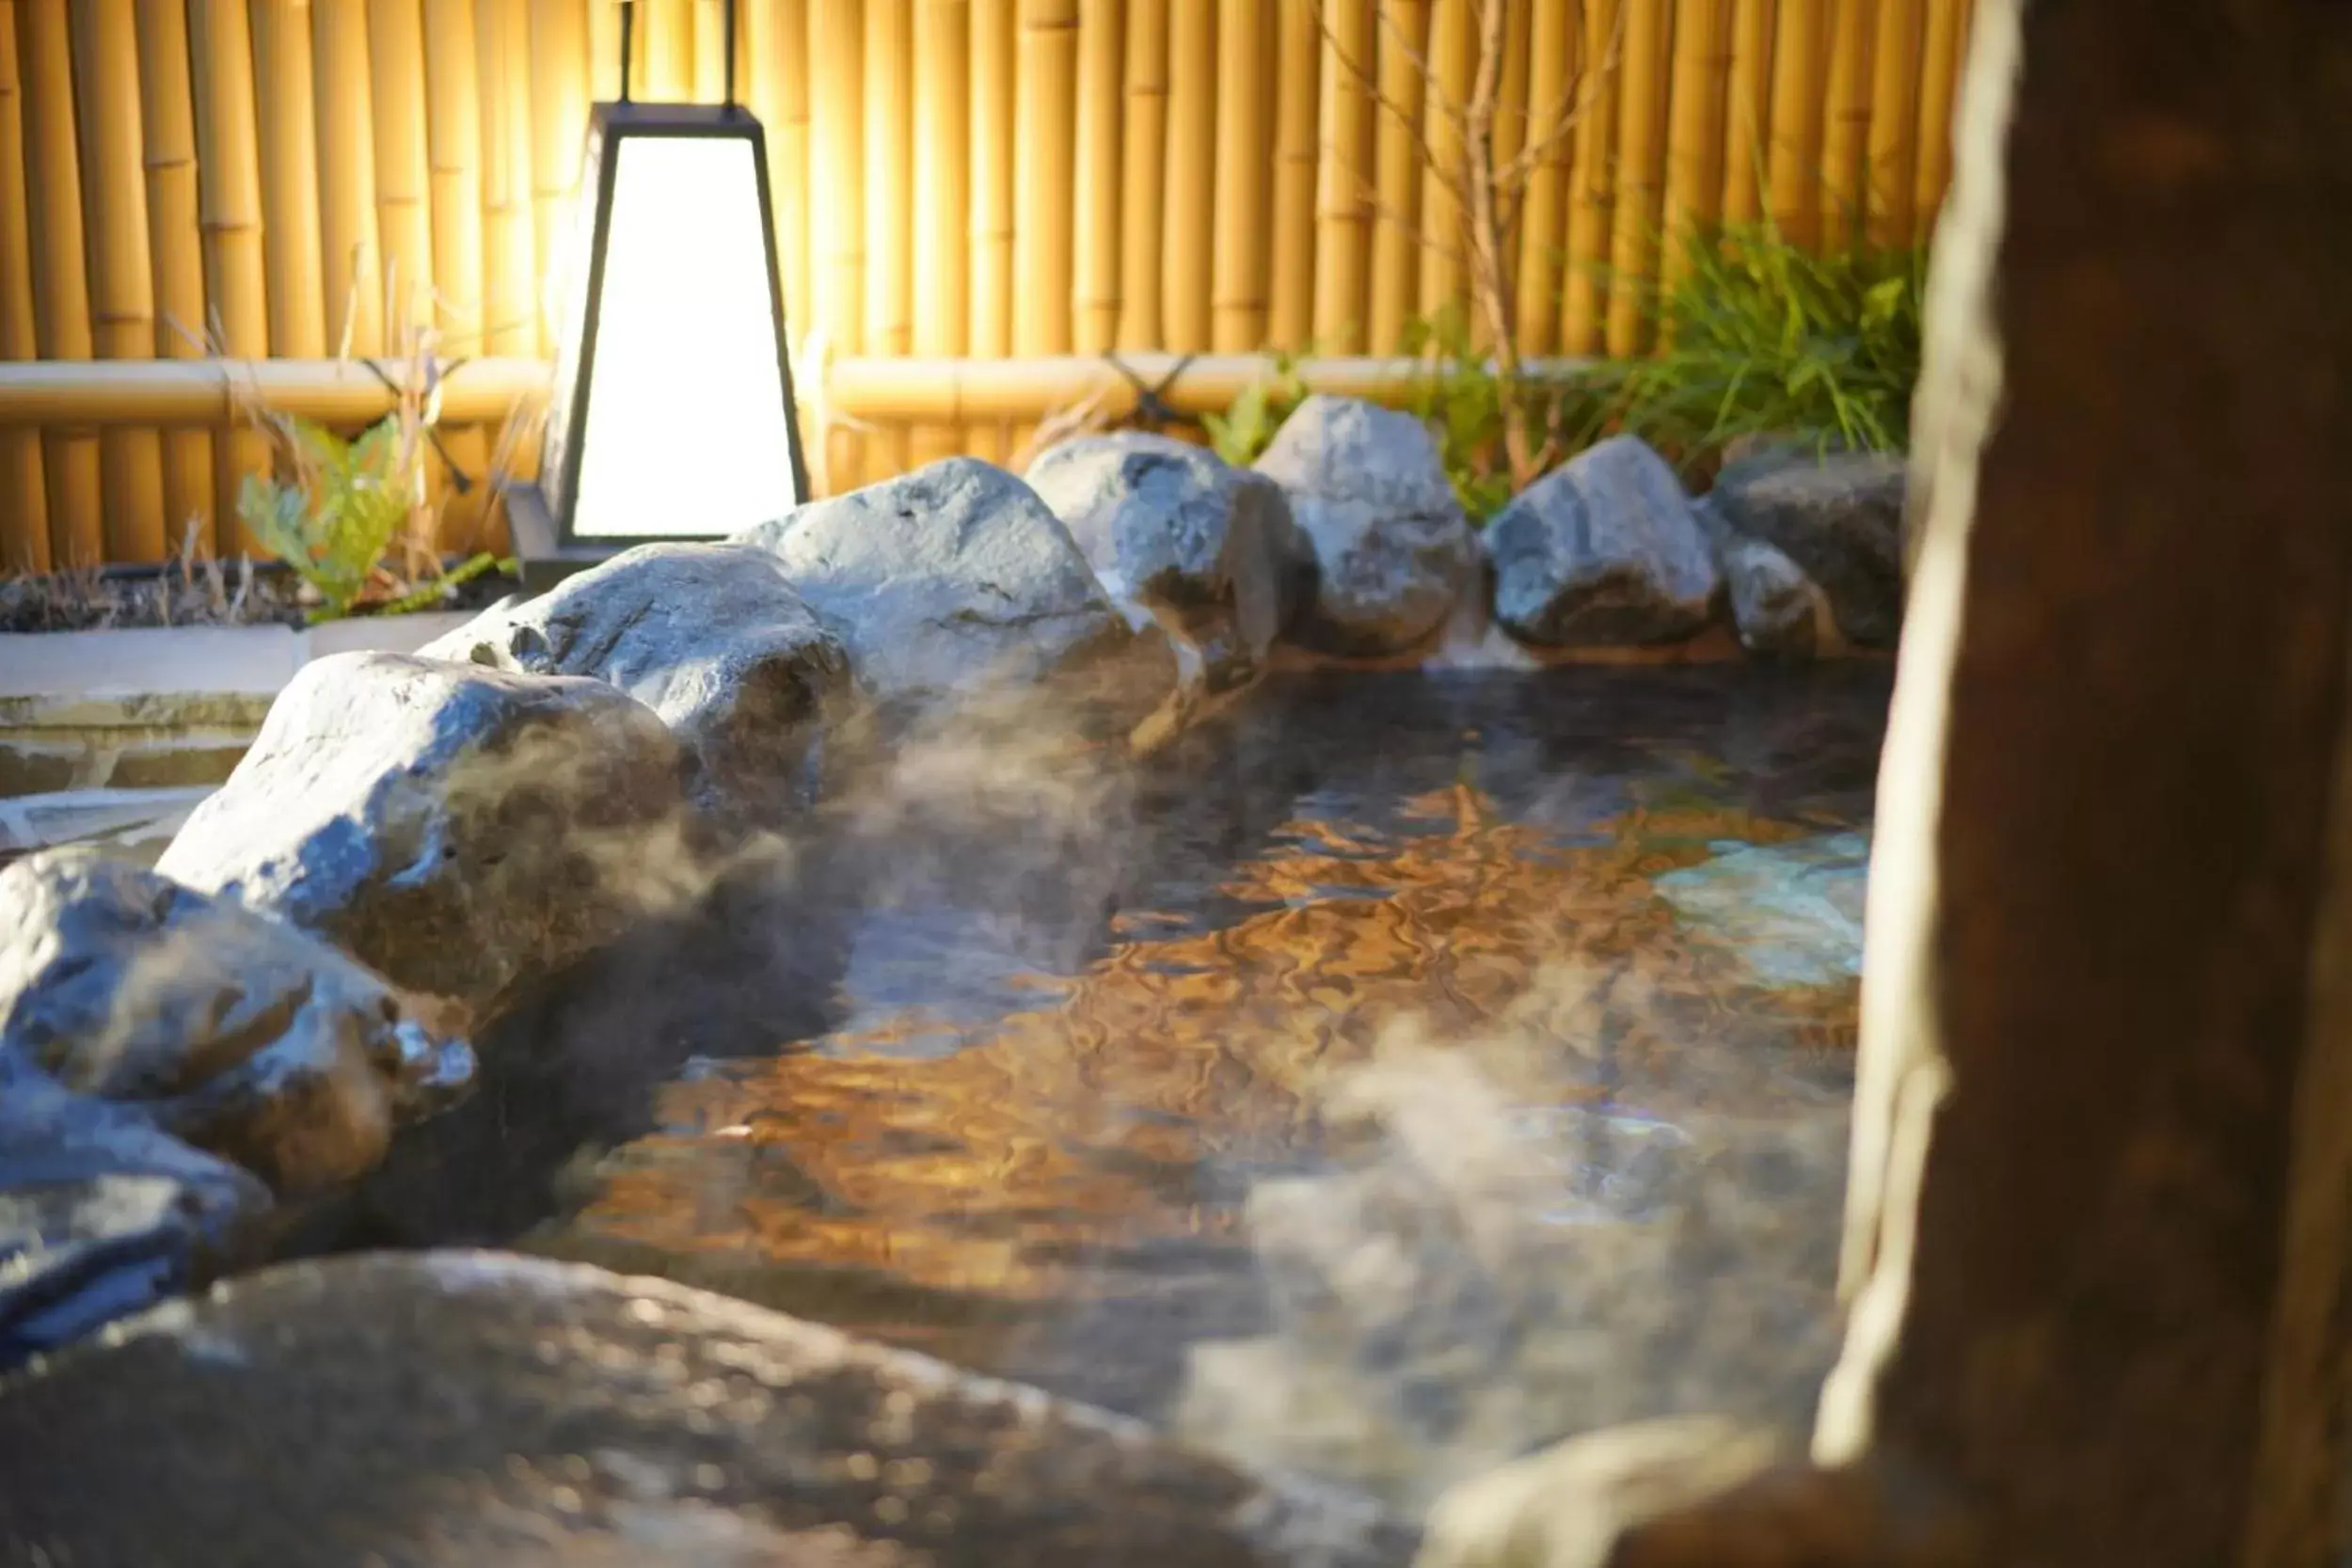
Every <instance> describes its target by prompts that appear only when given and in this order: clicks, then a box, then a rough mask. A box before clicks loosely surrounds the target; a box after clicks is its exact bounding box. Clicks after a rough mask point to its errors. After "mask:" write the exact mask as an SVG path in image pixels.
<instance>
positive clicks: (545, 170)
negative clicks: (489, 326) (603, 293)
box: [529, 0, 588, 353]
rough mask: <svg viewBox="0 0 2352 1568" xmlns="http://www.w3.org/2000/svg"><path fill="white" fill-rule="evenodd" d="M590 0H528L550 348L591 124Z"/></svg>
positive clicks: (535, 215)
mask: <svg viewBox="0 0 2352 1568" xmlns="http://www.w3.org/2000/svg"><path fill="white" fill-rule="evenodd" d="M587 7H588V0H530V16H529V23H530V34H531V216H532V250H533V252H534V253H535V254H536V255H537V257H538V261H539V278H538V288H537V290H536V293H537V297H538V299H539V319H540V320H541V321H542V322H544V323H547V324H548V330H547V333H546V336H545V345H546V351H547V352H549V353H552V352H553V351H554V349H555V331H556V328H555V325H554V324H555V323H557V322H560V321H561V320H562V319H563V317H562V315H561V314H560V310H561V302H562V300H563V299H564V298H565V297H566V294H565V293H564V291H566V290H567V289H569V288H570V286H571V284H572V282H573V279H572V278H570V277H566V276H564V272H563V270H562V269H564V267H566V266H568V265H570V264H571V263H572V262H573V261H575V260H576V259H575V258H573V257H570V256H568V255H567V254H566V250H567V249H568V245H569V238H570V235H571V232H572V209H573V199H574V196H575V193H576V192H577V190H578V188H579V185H580V150H581V146H582V140H583V137H584V136H585V135H586V132H587V127H588V10H587Z"/></svg>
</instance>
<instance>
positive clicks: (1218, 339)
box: [1209, 0, 1275, 354]
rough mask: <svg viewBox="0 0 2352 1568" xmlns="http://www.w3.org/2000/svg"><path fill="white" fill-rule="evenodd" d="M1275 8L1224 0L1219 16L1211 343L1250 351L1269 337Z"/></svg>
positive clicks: (1226, 350) (1254, 0)
mask: <svg viewBox="0 0 2352 1568" xmlns="http://www.w3.org/2000/svg"><path fill="white" fill-rule="evenodd" d="M1274 19H1275V18H1274V12H1273V10H1272V9H1271V8H1268V7H1266V6H1264V5H1263V4H1262V3H1261V0H1222V3H1221V4H1220V6H1219V7H1218V10H1217V17H1216V233H1215V238H1214V240H1213V242H1212V250H1211V255H1212V258H1213V260H1212V261H1211V266H1212V269H1213V273H1212V283H1213V286H1214V288H1215V290H1216V293H1215V295H1214V297H1213V298H1212V299H1211V301H1210V317H1209V346H1210V347H1212V348H1214V349H1216V352H1217V353H1219V354H1247V353H1251V352H1254V351H1255V350H1258V349H1261V348H1263V347H1264V346H1265V341H1266V281H1267V279H1266V263H1267V257H1268V251H1267V245H1268V240H1269V236H1268V234H1267V232H1266V227H1267V226H1266V217H1267V213H1266V200H1267V197H1268V194H1269V192H1270V190H1271V188H1272V182H1273V172H1274V171H1273V168H1272V167H1271V166H1269V165H1268V164H1267V162H1266V148H1267V145H1268V143H1269V142H1270V141H1271V139H1272V137H1273V134H1274V123H1273V119H1274V116H1273V111H1274V104H1273V102H1272V96H1273V83H1272V82H1271V81H1270V80H1268V78H1267V76H1266V70H1267V68H1268V67H1269V66H1271V65H1272V64H1273V63H1274V57H1275V36H1274V31H1273V27H1272V24H1273V22H1274Z"/></svg>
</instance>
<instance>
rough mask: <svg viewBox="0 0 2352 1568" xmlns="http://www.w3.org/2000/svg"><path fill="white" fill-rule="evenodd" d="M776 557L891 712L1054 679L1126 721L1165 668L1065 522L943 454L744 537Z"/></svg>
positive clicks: (1161, 687)
mask: <svg viewBox="0 0 2352 1568" xmlns="http://www.w3.org/2000/svg"><path fill="white" fill-rule="evenodd" d="M741 542H743V543H746V544H752V545H756V546H759V547H761V548H763V549H766V550H769V551H771V552H772V553H773V554H774V556H775V558H776V559H777V560H778V561H780V562H783V564H784V569H785V575H786V576H787V577H788V578H790V579H791V580H792V584H793V586H794V587H795V588H797V589H798V590H799V591H800V594H801V597H802V598H803V599H804V600H806V601H807V603H808V605H809V607H810V608H811V609H813V610H816V611H817V613H818V616H819V617H821V618H822V619H823V620H824V622H825V624H826V625H827V626H830V627H831V628H832V629H833V630H834V632H835V634H836V635H838V636H839V637H840V638H841V640H842V641H844V642H845V643H846V644H848V646H849V649H850V664H851V667H852V668H853V669H854V670H855V671H856V673H857V676H858V679H859V681H860V683H861V684H862V685H863V686H864V687H865V688H866V690H867V691H868V692H870V693H871V694H872V695H874V696H875V697H876V698H877V699H878V700H880V701H881V702H882V704H884V705H885V706H887V707H890V708H893V709H898V710H900V711H906V710H919V709H923V708H927V707H930V706H931V705H935V704H938V703H940V702H942V701H943V700H945V699H947V698H950V697H955V696H962V695H969V694H971V693H973V692H974V691H976V690H977V689H983V688H993V689H998V690H1007V689H1011V690H1019V689H1028V688H1035V687H1038V686H1041V685H1046V684H1051V685H1053V686H1055V687H1056V688H1057V689H1068V690H1071V691H1073V692H1082V693H1086V694H1088V695H1090V696H1095V697H1100V698H1103V699H1105V700H1106V701H1107V702H1108V703H1109V705H1110V706H1111V708H1112V709H1113V710H1114V711H1115V712H1117V713H1118V714H1120V717H1121V719H1122V721H1128V722H1132V721H1133V719H1134V718H1136V717H1139V716H1140V714H1141V713H1143V712H1149V711H1150V710H1151V709H1152V708H1154V707H1156V706H1158V705H1160V704H1161V703H1162V702H1163V701H1165V700H1166V698H1167V697H1168V693H1169V691H1170V690H1171V689H1172V688H1173V686H1174V683H1175V675H1176V664H1175V657H1174V656H1173V654H1172V653H1171V652H1170V650H1169V648H1168V640H1167V638H1166V636H1165V635H1164V634H1162V633H1161V632H1160V631H1159V630H1158V628H1157V627H1156V626H1148V627H1145V628H1142V629H1140V630H1139V629H1137V628H1136V627H1134V626H1130V625H1129V623H1128V620H1127V618H1126V617H1125V616H1124V615H1122V614H1121V613H1120V610H1119V607H1118V606H1117V605H1115V604H1113V603H1112V602H1111V598H1110V595H1109V594H1106V593H1104V589H1103V585H1102V584H1101V583H1100V582H1098V581H1096V580H1095V577H1094V573H1093V570H1092V569H1091V568H1090V567H1089V565H1088V564H1087V559H1086V556H1085V555H1084V554H1083V553H1082V552H1081V551H1080V550H1079V548H1078V546H1077V544H1076V543H1075V542H1074V541H1073V539H1072V538H1071V537H1070V531H1069V530H1068V529H1066V528H1064V527H1063V526H1062V524H1061V521H1060V519H1058V518H1057V517H1056V516H1055V515H1054V514H1053V513H1052V512H1051V511H1050V510H1048V509H1047V507H1046V505H1045V503H1044V502H1043V501H1041V500H1040V499H1038V497H1037V493H1036V492H1035V491H1033V490H1031V489H1030V488H1029V487H1028V486H1027V485H1026V484H1025V483H1022V482H1021V480H1020V479H1019V478H1017V477H1016V476H1014V475H1012V474H1009V473H1007V472H1006V471H1005V470H1004V469H1002V468H999V467H994V466H993V465H992V464H987V463H982V462H980V461H978V460H977V459H975V458H969V457H950V458H946V459H944V460H942V461H940V462H937V463H932V464H930V465H928V466H926V467H921V468H918V469H916V470H915V471H914V472H913V473H911V474H903V475H900V476H899V477H898V478H896V479H891V480H886V481H884V482H883V483H880V484H871V485H867V486H866V488H865V489H862V490H854V491H851V492H850V494H848V495H846V496H835V497H833V498H830V499H825V500H820V501H814V502H811V503H810V504H808V505H806V506H803V507H801V508H799V509H798V510H796V511H795V512H793V513H792V514H791V515H789V516H787V517H784V518H781V519H779V520H778V521H776V522H772V523H768V524H764V525H762V526H761V527H759V528H755V529H753V530H750V531H748V532H746V533H745V534H743V535H742V537H741Z"/></svg>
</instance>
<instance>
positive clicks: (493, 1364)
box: [0, 1252, 1413, 1568]
mask: <svg viewBox="0 0 2352 1568" xmlns="http://www.w3.org/2000/svg"><path fill="white" fill-rule="evenodd" d="M0 1470H4V1471H5V1473H6V1474H7V1475H8V1481H9V1484H8V1487H7V1488H6V1489H5V1490H0V1556H6V1557H8V1558H10V1559H15V1558H18V1557H21V1556H24V1554H26V1553H28V1552H40V1551H46V1552H47V1553H49V1554H50V1555H51V1556H52V1557H53V1558H55V1559H56V1560H60V1561H64V1560H72V1561H77V1562H107V1561H124V1562H131V1561H140V1562H158V1561H167V1560H174V1559H175V1558H177V1557H179V1556H180V1555H182V1554H183V1552H184V1549H185V1544H186V1543H187V1542H188V1541H189V1540H191V1539H196V1538H199V1537H200V1538H201V1539H202V1540H203V1541H204V1543H205V1553H204V1557H205V1560H206V1561H207V1562H211V1563H217V1564H220V1565H221V1568H243V1565H246V1564H253V1565H260V1564H269V1565H272V1568H277V1565H280V1564H291V1563H306V1562H330V1561H335V1562H357V1561H363V1560H370V1559H371V1558H374V1559H376V1560H385V1561H404V1562H405V1561H416V1560H422V1559H424V1558H426V1557H428V1556H429V1557H431V1558H432V1560H467V1561H488V1560H510V1559H509V1558H508V1557H506V1556H505V1552H506V1551H507V1550H511V1549H512V1544H513V1543H514V1542H515V1541H516V1539H517V1532H518V1531H528V1532H529V1533H528V1536H527V1539H528V1540H529V1541H530V1542H531V1544H532V1547H533V1548H534V1555H533V1556H532V1560H533V1561H541V1562H555V1563H568V1562H588V1561H598V1562H602V1561H655V1560H661V1561H671V1560H683V1559H681V1558H679V1557H677V1556H676V1555H675V1553H676V1552H677V1550H678V1549H679V1548H680V1547H681V1546H682V1545H685V1544H702V1545H706V1546H707V1545H727V1544H731V1545H732V1546H733V1547H734V1548H735V1549H737V1550H752V1549H754V1548H756V1552H755V1556H756V1560H761V1561H777V1562H818V1561H824V1562H860V1563H864V1562H881V1563H906V1564H909V1565H910V1568H911V1565H912V1564H914V1563H917V1562H920V1563H924V1564H929V1565H930V1568H963V1565H967V1564H968V1565H972V1568H978V1565H981V1564H1001V1563H1016V1562H1017V1563H1022V1564H1025V1565H1030V1568H1079V1565H1085V1568H1121V1565H1129V1564H1132V1565H1135V1568H1143V1565H1146V1564H1149V1565H1152V1568H1161V1565H1164V1564H1171V1563H1184V1564H1190V1565H1198V1568H1221V1565H1230V1568H1260V1565H1263V1568H1274V1565H1277V1564H1297V1565H1300V1568H1375V1565H1380V1564H1396V1565H1398V1568H1402V1565H1403V1564H1404V1563H1405V1562H1406V1561H1407V1560H1409V1558H1410V1555H1411V1551H1412V1544H1413V1542H1412V1536H1411V1534H1410V1533H1409V1532H1408V1531H1406V1530H1405V1529H1403V1528H1399V1527H1397V1526H1396V1525H1395V1524H1393V1523H1391V1521H1389V1520H1388V1519H1386V1518H1385V1517H1384V1516H1383V1515H1381V1514H1379V1513H1376V1512H1375V1511H1374V1510H1373V1509H1371V1508H1370V1507H1369V1506H1367V1505H1365V1504H1363V1503H1361V1502H1360V1501H1358V1500H1356V1499H1353V1498H1351V1497H1346V1496H1345V1495H1341V1494H1333V1493H1327V1492H1324V1491H1321V1490H1315V1489H1309V1488H1306V1487H1304V1486H1297V1485H1293V1484H1289V1483H1277V1482H1271V1481H1264V1480H1261V1479H1257V1478H1253V1477H1250V1476H1248V1475H1245V1474H1243V1473H1241V1472H1239V1471H1236V1470H1234V1469H1232V1468H1231V1467H1230V1466H1228V1465H1222V1464H1220V1463H1218V1462H1216V1461H1215V1460H1211V1459H1208V1458H1205V1457H1201V1456H1199V1455H1196V1454H1193V1453H1191V1452H1188V1451H1187V1450H1185V1449H1183V1448H1181V1447H1179V1446H1177V1445H1175V1444H1172V1443H1169V1442H1167V1441H1164V1440H1163V1439H1161V1438H1159V1437H1157V1436H1156V1435H1154V1434H1153V1433H1152V1432H1151V1431H1150V1430H1149V1429H1148V1428H1146V1427H1144V1426H1142V1425H1141V1424H1139V1423H1136V1422H1132V1421H1127V1420H1124V1419H1121V1418H1117V1417H1112V1416H1108V1415H1105V1414H1103V1413H1101V1412H1098V1411H1093V1410H1089V1409H1087V1408H1085V1407H1083V1406H1077V1405H1073V1404H1068V1403H1065V1402H1059V1401H1057V1400H1053V1399H1050V1398H1048V1397H1047V1396H1046V1395H1044V1394H1041V1393H1040V1392H1038V1391H1036V1390H1034V1389H1030V1388H1025V1387H1021V1386H1014V1385H1010V1384H1004V1383H997V1382H993V1381H990V1380H987V1379H983V1378H978V1377H974V1376H971V1375H969V1374H965V1373H962V1372H959V1371H957V1370H954V1369H952V1368H950V1367H947V1366H946V1365H944V1364H942V1363H940V1362H937V1361H933V1360H930V1358H928V1357H925V1356H921V1355H916V1354H908V1353H905V1352H899V1351H892V1350H884V1349H881V1348H879V1347H876V1346H872V1345H868V1344H864V1343H861V1342H859V1341H857V1340H854V1339H851V1338H849V1337H847V1336H845V1335H843V1334H840V1333H839V1332H837V1331H835V1330H833V1329H829V1328H824V1327H820V1326H818V1325H816V1324H813V1323H805V1322H803V1321H800V1320H797V1319H792V1318H787V1317H784V1316H781V1315H779V1314H777V1313H774V1312H770V1311H766V1310H763V1309H761V1308H758V1307H750V1306H747V1305H745V1304H743V1303H740V1302H737V1301H732V1300H729V1299H727V1298H725V1297H723V1296H717V1295H712V1294H708V1293H707V1292H703V1291H691V1290H687V1289H684V1288H682V1287H679V1286H675V1285H672V1284H669V1283H667V1282H666V1281H660V1280H653V1279H632V1278H625V1277H623V1276H621V1275H612V1274H608V1273H605V1272H604V1271H602V1270H598V1269H593V1268H586V1267H580V1266H577V1265H566V1264H559V1263H550V1262H545V1261H539V1260H534V1259H522V1258H516V1257H510V1256H503V1255H499V1254H491V1253H457V1252H442V1253H426V1254H421V1255H415V1254H411V1255H398V1256H396V1255H374V1256H365V1257H354V1258H342V1259H332V1260H329V1261H326V1262H323V1263H300V1264H294V1265H291V1266H285V1267H279V1268H275V1269H271V1270H268V1271H265V1272H263V1273H261V1274H257V1275H249V1276H246V1277H245V1278H242V1279H238V1280H235V1281H232V1282H230V1283H229V1284H227V1285H225V1286H222V1287H220V1288H218V1289H216V1290H215V1291H214V1292H213V1293H212V1294H211V1295H210V1296H209V1297H208V1298H206V1299H204V1300H202V1301H200V1302H197V1303H194V1304H192V1305H191V1306H189V1307H184V1308H173V1309H169V1310H167V1311H164V1312H159V1313H154V1314H151V1315H150V1316H148V1317H146V1318H143V1319H140V1320H138V1321H136V1322H135V1323H129V1324H126V1325H124V1330H123V1332H122V1334H121V1335H120V1336H119V1338H117V1339H116V1340H115V1341H114V1342H110V1343H106V1344H93V1345H88V1346H84V1347H80V1348H78V1349H76V1350H74V1351H73V1352H72V1353H70V1354H66V1355H62V1356H59V1357H57V1358H56V1359H55V1360H53V1361H51V1362H49V1363H46V1364H45V1365H43V1366H42V1367H41V1368H40V1369H39V1370H36V1371H35V1372H33V1373H32V1374H30V1375H29V1376H24V1377H22V1378H19V1379H18V1380H16V1381H15V1382H13V1383H12V1384H8V1385H6V1386H0ZM693 1560H698V1561H700V1560H718V1559H712V1558H702V1557H696V1558H694V1559H693ZM725 1560H752V1558H749V1557H746V1558H736V1557H728V1558H726V1559H725Z"/></svg>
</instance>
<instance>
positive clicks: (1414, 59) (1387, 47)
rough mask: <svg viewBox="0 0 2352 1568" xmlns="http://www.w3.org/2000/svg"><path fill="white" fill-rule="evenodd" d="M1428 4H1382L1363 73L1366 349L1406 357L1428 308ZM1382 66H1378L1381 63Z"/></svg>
mask: <svg viewBox="0 0 2352 1568" xmlns="http://www.w3.org/2000/svg"><path fill="white" fill-rule="evenodd" d="M1428 44H1429V0H1380V8H1379V13H1378V22H1377V24H1376V35H1375V38H1374V40H1373V46H1374V51H1375V53H1374V54H1372V55H1366V56H1365V57H1364V59H1363V62H1362V64H1361V66H1360V67H1359V69H1361V70H1365V71H1374V72H1375V75H1374V77H1373V82H1374V84H1375V105H1376V106H1375V110H1374V117H1375V129H1374V132H1373V156H1374V158H1375V161H1376V170H1375V174H1374V177H1373V187H1372V191H1371V193H1370V195H1371V203H1372V210H1373V211H1372V233H1371V236H1370V237H1371V241H1372V281H1371V299H1370V302H1369V304H1368V305H1367V308H1366V314H1367V319H1366V323H1365V331H1366V334H1367V336H1366V339H1365V341H1364V347H1365V349H1366V350H1367V351H1368V352H1370V353H1373V354H1401V353H1403V352H1404V349H1405V338H1406V328H1407V327H1408V326H1410V325H1412V322H1413V319H1414V317H1415V316H1416V315H1417V314H1418V313H1419V310H1420V305H1421V294H1420V277H1421V269H1422V265H1423V264H1424V262H1425V258H1424V257H1423V256H1422V233H1421V207H1422V169H1423V165H1424V164H1425V162H1426V161H1427V159H1428V156H1429V148H1428V144H1427V143H1426V142H1425V141H1424V140H1423V139H1422V119H1424V117H1425V115H1426V112H1427V111H1426V107H1425V101H1426V99H1427V97H1428V88H1429V75H1428V72H1429V64H1428V60H1427V55H1426V51H1427V49H1428ZM1375 62H1376V63H1375Z"/></svg>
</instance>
